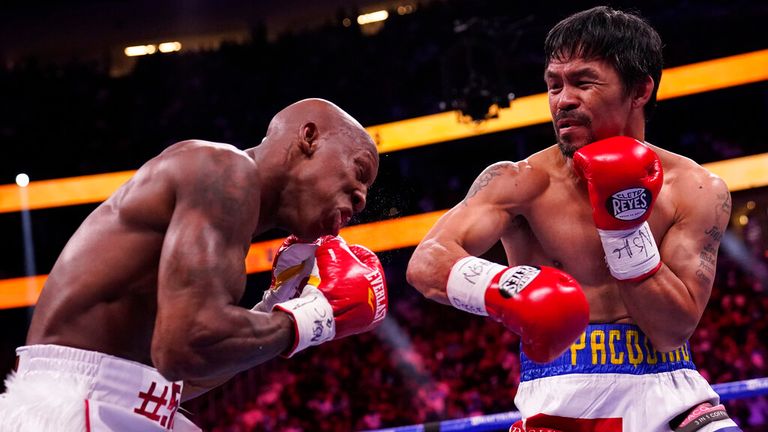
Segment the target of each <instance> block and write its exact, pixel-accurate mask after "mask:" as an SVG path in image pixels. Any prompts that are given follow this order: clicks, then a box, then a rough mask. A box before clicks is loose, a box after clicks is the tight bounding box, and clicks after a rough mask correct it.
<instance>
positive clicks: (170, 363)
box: [151, 329, 211, 381]
mask: <svg viewBox="0 0 768 432" xmlns="http://www.w3.org/2000/svg"><path fill="white" fill-rule="evenodd" d="M166 330H170V329H166ZM174 333H175V334H176V336H171V335H173V334H174ZM193 334H194V332H190V331H188V330H187V331H182V330H180V331H178V332H173V331H165V332H162V333H160V334H159V333H156V334H155V337H154V338H153V340H152V351H151V355H152V364H153V365H154V366H155V369H157V371H158V372H160V375H162V376H163V377H164V378H165V379H167V380H169V381H181V380H184V381H187V380H194V379H203V378H205V377H207V376H209V375H210V372H211V371H210V369H211V361H209V359H207V358H206V356H205V355H204V350H200V349H195V346H196V343H195V338H194V337H192V335H193Z"/></svg>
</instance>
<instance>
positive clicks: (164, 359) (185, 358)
mask: <svg viewBox="0 0 768 432" xmlns="http://www.w3.org/2000/svg"><path fill="white" fill-rule="evenodd" d="M153 345H154V344H153ZM189 358H190V355H189V354H188V353H186V352H185V350H183V349H179V347H174V346H168V345H164V346H153V347H152V364H153V365H154V366H155V369H157V371H158V372H160V375H162V376H163V378H165V379H167V380H168V381H181V380H185V381H186V380H189V379H191V376H192V375H194V374H193V373H192V371H193V369H194V366H193V365H192V364H191V362H190V361H189Z"/></svg>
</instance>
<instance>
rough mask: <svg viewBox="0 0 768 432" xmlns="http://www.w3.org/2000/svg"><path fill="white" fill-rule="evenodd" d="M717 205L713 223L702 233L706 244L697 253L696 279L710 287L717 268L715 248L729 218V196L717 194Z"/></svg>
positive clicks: (728, 194) (727, 194) (726, 193)
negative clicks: (705, 238) (705, 237)
mask: <svg viewBox="0 0 768 432" xmlns="http://www.w3.org/2000/svg"><path fill="white" fill-rule="evenodd" d="M717 200H718V203H717V205H716V206H715V223H714V224H713V225H712V227H711V228H709V229H707V230H706V231H704V234H705V235H706V236H707V237H708V239H707V240H708V242H707V244H705V245H704V248H703V249H702V250H701V252H699V268H698V269H697V270H696V277H697V278H698V279H699V281H700V282H701V283H702V284H705V285H708V286H711V285H712V280H713V278H714V276H715V269H716V267H717V248H718V246H719V245H720V240H722V238H723V234H724V232H723V231H724V230H725V226H726V225H727V224H728V219H729V218H730V216H731V194H730V193H728V192H725V193H722V194H717Z"/></svg>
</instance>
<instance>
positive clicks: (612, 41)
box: [544, 6, 663, 121]
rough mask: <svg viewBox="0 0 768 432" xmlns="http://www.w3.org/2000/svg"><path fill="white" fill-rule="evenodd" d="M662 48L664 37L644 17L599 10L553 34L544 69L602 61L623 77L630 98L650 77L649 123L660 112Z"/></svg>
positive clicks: (546, 45) (564, 24) (571, 20)
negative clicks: (576, 61) (573, 62)
mask: <svg viewBox="0 0 768 432" xmlns="http://www.w3.org/2000/svg"><path fill="white" fill-rule="evenodd" d="M661 48H662V43H661V37H659V34H658V33H657V32H656V30H654V29H653V27H651V25H650V24H648V22H647V21H646V20H645V19H643V18H642V17H641V16H640V15H638V14H635V13H632V12H624V11H619V10H615V9H612V8H610V7H607V6H598V7H594V8H592V9H588V10H585V11H582V12H578V13H575V14H573V15H571V16H569V17H568V18H565V19H564V20H562V21H560V22H559V23H557V25H555V26H554V27H553V28H552V30H550V31H549V33H548V34H547V38H546V40H545V41H544V54H545V57H546V60H545V65H544V67H545V68H546V67H547V66H549V63H550V61H552V60H557V61H568V60H570V59H572V58H583V59H588V60H592V59H602V60H605V61H607V62H608V63H609V64H611V65H612V66H613V67H614V68H615V69H616V71H617V72H618V73H619V77H620V78H621V80H622V82H623V84H624V91H625V92H626V94H631V92H632V90H633V89H634V88H635V87H636V86H637V85H638V84H640V83H641V82H643V80H644V79H645V77H646V76H650V77H651V78H653V92H652V93H651V98H650V99H649V100H648V103H647V104H646V105H645V107H644V113H645V119H646V121H647V120H648V119H649V118H650V117H651V115H652V114H653V111H654V109H655V108H656V93H657V92H658V90H659V82H660V81H661V69H662V67H663V59H662V55H661Z"/></svg>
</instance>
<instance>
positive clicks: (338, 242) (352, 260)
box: [315, 236, 388, 339]
mask: <svg viewBox="0 0 768 432" xmlns="http://www.w3.org/2000/svg"><path fill="white" fill-rule="evenodd" d="M315 256H316V257H317V266H318V268H319V269H320V280H321V282H320V285H319V287H318V288H319V289H320V291H322V292H323V294H325V297H326V298H327V299H328V302H329V303H330V304H331V306H332V307H333V315H334V318H335V319H336V337H335V338H334V339H339V338H343V337H345V336H349V335H353V334H357V333H364V332H367V331H369V330H372V329H374V328H375V327H376V326H378V324H379V323H380V322H381V321H382V320H383V319H384V317H385V316H386V315H387V305H388V298H387V283H386V279H385V278H384V269H383V268H382V267H381V262H379V258H378V257H377V256H376V254H374V253H373V252H371V251H370V250H368V249H367V248H365V247H363V246H360V245H348V244H347V243H346V242H345V241H344V239H342V238H341V237H338V236H325V237H322V238H321V239H320V246H319V247H318V248H317V252H316V253H315Z"/></svg>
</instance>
